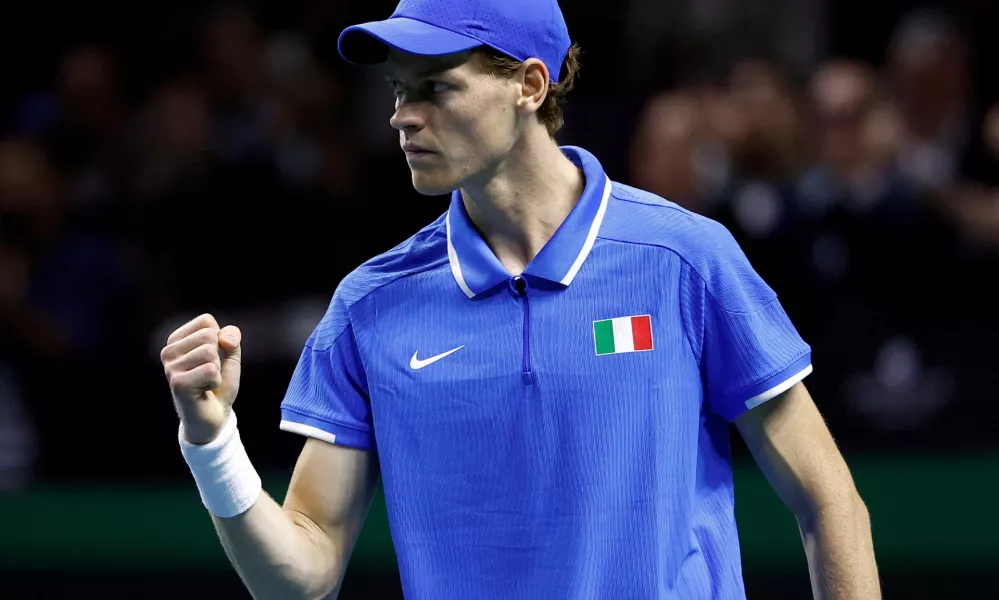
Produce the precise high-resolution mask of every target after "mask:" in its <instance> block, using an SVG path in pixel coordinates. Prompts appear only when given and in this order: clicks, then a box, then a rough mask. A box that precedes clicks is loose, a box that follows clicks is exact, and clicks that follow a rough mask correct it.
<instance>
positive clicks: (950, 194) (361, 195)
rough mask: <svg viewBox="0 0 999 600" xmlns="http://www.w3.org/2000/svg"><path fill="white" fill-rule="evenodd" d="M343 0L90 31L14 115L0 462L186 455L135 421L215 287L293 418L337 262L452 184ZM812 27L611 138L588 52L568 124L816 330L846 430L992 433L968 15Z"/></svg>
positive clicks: (648, 112) (909, 442) (374, 243)
mask: <svg viewBox="0 0 999 600" xmlns="http://www.w3.org/2000/svg"><path fill="white" fill-rule="evenodd" d="M313 4H315V5H317V6H318V5H319V4H322V6H323V8H321V9H320V8H315V7H313ZM338 4H342V3H335V2H327V3H308V6H310V7H313V8H314V9H315V10H320V11H321V12H322V14H319V15H313V14H311V13H310V12H309V11H308V10H306V11H305V13H304V14H305V16H303V17H301V18H300V19H299V20H298V21H297V22H295V23H293V24H291V25H288V26H280V27H276V26H265V25H264V23H263V21H262V19H260V18H259V17H258V16H257V15H256V14H255V13H254V12H253V11H251V10H249V9H247V8H244V7H241V6H238V5H234V6H225V7H222V8H219V9H213V10H210V11H206V12H205V14H204V19H203V20H201V21H198V25H197V26H196V27H194V28H193V29H194V30H195V32H194V33H192V34H191V35H189V36H186V37H184V36H180V37H179V39H178V40H173V39H170V40H169V41H168V42H164V44H165V47H164V48H161V49H160V51H159V53H158V54H157V55H156V56H158V57H160V58H159V59H158V60H151V59H150V57H149V56H140V57H134V56H129V55H128V54H127V53H126V52H124V51H123V50H122V48H121V47H120V46H119V47H109V46H105V45H101V44H99V43H89V44H82V45H76V46H73V47H71V48H69V49H68V51H67V52H66V53H65V54H64V55H63V56H62V58H61V60H60V61H59V64H58V66H57V69H56V73H55V77H54V78H53V79H52V81H51V85H48V86H44V87H42V88H40V89H25V90H19V91H18V92H17V95H16V98H15V99H14V101H13V102H11V103H10V106H11V109H10V111H9V114H6V115H0V116H2V117H3V119H4V121H3V123H2V124H3V136H2V138H0V485H3V486H8V487H14V486H18V485H20V484H22V483H23V482H24V481H26V480H27V479H28V478H29V477H30V476H31V475H30V474H31V473H33V472H34V473H35V476H38V477H41V478H46V477H52V478H66V477H73V476H79V477H88V476H94V475H95V474H96V475H97V476H100V477H119V476H122V475H124V476H131V475H133V474H130V473H126V471H127V468H126V467H123V466H121V465H120V464H119V465H114V464H112V465H108V464H106V463H105V462H102V461H100V460H98V457H100V456H102V455H103V453H104V452H105V451H113V450H115V449H116V448H119V447H120V446H121V445H126V446H129V447H131V448H134V449H135V450H134V453H133V454H134V455H135V457H134V458H133V459H131V460H133V461H134V462H133V463H129V464H130V465H138V464H142V465H143V468H144V469H149V470H150V471H151V472H152V473H153V474H155V473H157V472H173V470H175V469H176V465H175V464H174V462H175V461H174V462H171V459H174V458H176V457H175V456H174V454H175V448H174V447H172V446H170V444H169V439H168V438H169V434H164V436H165V438H164V439H161V440H159V442H157V443H152V442H149V443H148V445H145V446H142V444H145V443H146V441H147V438H148V437H149V434H148V431H149V430H148V429H146V430H144V429H143V425H142V424H143V423H145V422H147V421H155V422H157V423H160V424H161V425H162V427H161V428H159V429H157V430H156V432H157V436H159V434H161V433H163V432H168V431H169V430H170V428H171V427H174V426H175V420H172V419H171V418H170V410H171V409H170V406H169V400H168V398H167V397H166V393H167V392H166V388H165V383H164V382H163V381H162V374H161V372H160V368H159V366H158V363H157V352H158V350H159V347H160V345H162V342H163V340H165V338H166V334H167V332H169V331H170V330H171V329H172V328H173V327H174V326H176V325H177V324H178V323H180V322H182V321H184V320H186V319H188V318H191V317H193V316H195V315H196V314H198V313H201V312H206V311H211V312H213V313H215V314H216V315H217V316H219V318H220V320H221V321H226V322H234V323H237V324H239V325H240V326H241V327H242V328H243V329H244V331H245V339H246V340H247V346H248V348H247V361H248V368H247V373H248V376H247V377H245V378H244V387H247V388H249V389H251V390H252V391H248V392H245V393H243V394H241V405H246V406H249V407H250V408H247V413H248V414H251V415H252V414H258V415H260V416H259V418H258V422H259V423H260V425H259V427H260V428H261V430H263V428H264V427H266V428H268V431H276V430H277V427H276V424H277V420H276V418H275V411H276V410H277V403H278V401H279V400H280V396H281V393H282V392H283V387H284V385H285V383H286V381H287V377H288V375H290V373H291V369H292V368H293V365H294V361H295V359H296V358H297V355H298V352H299V351H300V348H301V343H302V342H303V341H304V339H305V337H306V336H307V335H308V333H309V331H310V330H311V328H312V327H313V326H314V324H315V323H316V322H317V321H318V319H319V318H320V316H321V315H322V313H323V311H324V309H325V307H326V304H327V302H328V300H329V296H330V295H331V293H332V291H333V289H334V287H335V286H336V284H337V282H338V281H339V280H340V278H341V277H343V275H345V274H346V273H347V272H349V271H350V270H351V269H352V268H354V267H355V266H356V265H358V264H360V263H361V262H362V261H363V260H365V259H366V258H368V257H370V256H372V255H374V254H377V253H378V252H381V251H384V250H386V249H388V248H390V247H391V246H393V245H395V244H396V243H398V242H400V241H402V240H403V239H405V238H406V237H407V236H408V235H410V234H412V233H413V232H415V231H416V230H417V229H418V228H419V227H421V226H422V225H424V224H425V223H427V222H429V221H431V220H432V219H434V218H435V217H436V216H437V215H439V214H440V213H441V212H442V211H443V210H444V209H445V208H446V199H425V198H418V197H416V194H415V193H414V192H413V191H412V190H411V187H410V185H409V177H408V172H407V170H406V168H405V165H404V162H403V160H402V158H401V155H400V154H399V152H398V148H397V146H396V139H395V137H394V135H393V132H392V131H391V129H390V128H389V127H388V124H387V120H388V117H389V115H390V113H391V103H392V96H391V93H389V91H388V88H387V87H384V83H383V82H380V81H379V80H378V78H377V76H372V75H371V74H369V73H365V72H363V71H361V70H358V69H351V68H349V67H347V66H346V65H343V64H342V63H340V62H339V61H338V60H337V59H336V56H335V32H337V31H338V27H339V25H340V24H341V22H342V21H344V22H345V20H346V19H347V18H348V16H352V15H347V14H346V9H343V8H342V7H340V8H338V7H337V6H336V5H338ZM635 4H636V5H641V4H642V3H640V2H636V3H635ZM678 4H683V3H678ZM722 4H724V3H722ZM799 4H802V5H804V4H808V3H799ZM565 10H566V12H567V16H571V14H572V10H571V7H569V6H565ZM638 14H640V11H639V13H638ZM806 17H807V15H806ZM806 17H801V18H806ZM639 22H647V20H646V21H642V20H639ZM813 22H814V21H813ZM735 23H736V26H738V22H735ZM331 24H332V25H331ZM333 25H336V26H333ZM816 29H817V30H818V29H821V28H820V27H817V28H816ZM795 30H797V29H795ZM763 31H766V29H765V28H764V29H763ZM654 34H655V33H654ZM655 35H658V34H655ZM331 36H332V37H331ZM643 39H645V38H642V37H641V36H636V37H635V44H634V46H635V47H638V48H639V49H640V50H641V47H642V46H641V44H640V43H639V42H640V41H641V40H643ZM802 48H803V46H801V45H800V44H799V45H793V44H791V45H790V46H789V48H788V50H787V53H788V55H789V57H790V58H788V59H787V60H784V61H782V60H780V58H779V57H778V58H773V57H769V58H768V57H752V58H750V57H749V54H748V53H744V52H741V51H739V52H737V53H736V55H735V56H733V57H731V58H729V59H726V64H725V68H724V69H723V71H722V74H721V75H720V76H719V75H717V74H712V75H706V74H704V75H703V76H699V75H698V74H697V73H695V74H694V76H690V75H689V74H688V75H687V76H685V77H682V78H675V80H673V81H670V82H669V83H668V84H664V85H659V86H652V87H653V91H652V92H651V93H649V94H645V93H644V92H643V94H642V97H641V98H639V99H637V100H635V99H630V98H620V100H621V106H622V107H623V106H625V105H630V104H634V105H635V106H638V107H640V110H638V111H637V112H636V113H635V114H634V115H632V116H633V118H632V119H621V118H620V116H617V117H614V118H613V119H612V118H611V117H610V116H609V115H608V119H607V120H611V121H613V122H615V123H617V122H621V121H622V120H623V121H625V122H629V127H627V128H623V129H621V130H620V131H615V132H613V133H607V132H605V131H604V130H606V129H610V128H608V127H604V128H601V127H599V125H596V123H597V122H598V121H600V120H601V115H603V114H607V113H611V112H623V108H616V107H615V106H614V105H613V104H611V105H608V103H607V101H608V100H607V95H606V94H603V95H601V94H600V93H599V92H598V91H597V90H596V89H595V88H594V87H589V88H587V86H586V78H587V77H588V73H587V61H586V55H585V54H584V67H583V72H582V77H583V79H582V82H581V86H580V89H579V95H578V97H576V96H574V97H571V98H570V104H569V111H568V115H567V121H568V126H567V129H566V131H565V132H564V136H563V137H564V139H560V141H562V142H564V143H576V144H579V145H583V146H587V147H588V148H590V149H591V150H593V151H594V152H595V153H596V154H597V155H598V156H599V157H601V158H603V159H604V160H605V163H606V165H607V167H608V170H609V171H610V172H611V175H612V176H613V177H614V178H615V179H618V180H621V181H624V182H627V183H630V184H632V185H635V186H637V187H641V188H644V189H647V190H649V191H652V192H654V193H657V194H659V195H662V196H664V197H666V198H668V199H670V200H672V201H674V202H677V203H678V204H680V205H682V206H684V207H687V208H689V209H690V210H693V211H695V212H698V213H701V214H705V215H707V216H710V217H712V218H715V219H718V220H720V221H721V222H723V223H724V224H725V225H726V226H728V227H729V228H730V230H731V231H732V232H733V234H735V236H736V237H737V239H738V240H739V241H740V242H741V243H742V245H743V248H744V249H745V251H746V253H747V255H749V258H750V260H751V261H752V262H753V264H754V265H755V266H756V268H757V270H758V271H759V272H760V274H761V275H762V276H763V277H764V278H765V279H766V280H767V281H768V282H769V283H770V284H771V286H772V287H774V288H775V289H776V291H777V292H778V294H779V296H780V297H781V299H782V302H783V303H784V305H785V307H786V309H787V310H788V312H789V314H790V315H791V317H792V318H793V319H794V321H795V322H796V324H797V325H798V327H799V330H800V331H801V333H802V335H803V337H804V338H805V339H806V341H808V342H809V343H810V344H812V346H813V349H814V354H815V356H814V363H815V365H816V371H815V374H814V375H813V376H811V377H810V378H809V382H810V386H811V388H812V391H813V395H815V396H816V398H817V401H818V402H819V404H820V408H821V409H822V410H823V412H824V413H825V414H826V416H827V418H828V419H829V420H830V423H831V425H832V427H833V431H834V433H835V434H836V435H837V437H838V438H839V439H840V440H841V442H842V443H843V444H844V445H845V446H847V448H848V449H855V448H856V449H863V448H875V449H895V450H898V449H902V450H917V449H922V448H951V447H963V448H983V447H985V446H989V445H994V444H995V436H994V433H990V432H991V431H994V426H993V424H994V422H995V419H996V417H999V408H997V407H999V403H996V402H995V394H994V392H993V391H992V389H991V388H990V387H988V382H989V375H990V374H991V368H992V364H991V362H992V360H993V359H994V358H995V352H994V351H993V349H992V348H993V346H992V344H991V342H992V340H994V339H997V338H999V319H996V318H995V316H994V314H993V312H992V306H993V302H992V298H993V297H994V296H993V295H991V294H990V293H989V291H988V290H987V289H986V286H987V285H988V284H990V283H991V282H993V281H994V280H996V279H997V278H999V169H997V165H999V104H997V105H994V106H993V105H992V104H991V103H990V102H988V98H986V101H985V102H983V101H982V100H981V98H980V95H979V96H976V94H975V90H976V87H975V84H976V81H975V77H974V76H973V73H974V70H973V68H972V66H973V60H972V59H973V56H972V50H971V47H970V46H969V43H968V38H967V35H966V34H965V33H963V31H962V30H961V29H960V27H959V26H958V23H957V22H955V21H952V20H950V19H948V17H947V16H946V15H944V14H941V13H935V12H924V11H920V12H913V13H908V14H906V15H904V16H903V18H902V19H901V20H900V21H899V22H898V24H897V27H896V28H895V30H894V33H893V35H892V36H891V38H890V39H889V40H887V45H886V49H885V61H884V64H880V65H875V64H872V63H871V62H865V61H861V60H855V59H848V58H843V59H839V58H836V59H828V60H822V59H821V52H818V51H816V52H815V54H816V56H817V57H819V58H818V59H816V60H815V61H814V62H815V64H814V65H812V66H808V65H807V64H806V66H805V67H802V65H801V64H788V61H791V60H792V59H793V58H794V57H795V56H797V57H798V58H801V56H802V55H801V54H800V53H801V52H804V50H802ZM633 49H634V48H633ZM813 50H814V49H813ZM586 51H587V48H586V46H585V45H584V52H586ZM600 52H602V50H601V48H599V47H594V48H591V49H590V54H599V53H600ZM641 53H642V55H643V56H650V55H651V54H649V52H648V51H647V50H641ZM163 57H168V58H163ZM805 62H806V63H807V62H808V61H807V60H806V61H805ZM136 64H139V65H141V67H140V68H136V67H135V65H136ZM802 69H804V70H805V73H804V75H802V74H801V71H802ZM574 93H575V92H574ZM613 100H614V96H611V97H610V101H611V102H613ZM992 100H996V99H992ZM576 106H578V109H576V111H575V112H574V107H576ZM618 129H620V128H618ZM246 395H249V396H250V397H251V398H252V400H247V399H246V398H245V397H244V396H246ZM254 411H255V412H254ZM254 418H255V417H253V416H251V417H249V419H248V420H249V422H250V425H249V426H251V427H252V426H253V422H254V421H253V420H254ZM242 422H243V418H241V428H242V427H243V425H242ZM158 427H159V426H158ZM161 437H162V436H161ZM157 461H159V462H157ZM261 461H262V462H264V463H266V461H267V459H266V457H263V458H261ZM164 465H166V466H164ZM116 469H117V470H116Z"/></svg>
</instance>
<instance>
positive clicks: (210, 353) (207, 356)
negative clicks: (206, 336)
mask: <svg viewBox="0 0 999 600" xmlns="http://www.w3.org/2000/svg"><path fill="white" fill-rule="evenodd" d="M194 352H195V353H196V357H197V359H198V360H199V361H200V362H201V363H214V362H215V361H217V360H218V358H219V351H218V348H217V347H216V345H215V344H202V345H201V346H198V348H197V349H196V350H195V351H194Z"/></svg>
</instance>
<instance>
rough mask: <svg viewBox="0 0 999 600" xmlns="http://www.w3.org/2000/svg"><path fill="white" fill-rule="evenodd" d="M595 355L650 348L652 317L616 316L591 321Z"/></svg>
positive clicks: (639, 350)
mask: <svg viewBox="0 0 999 600" xmlns="http://www.w3.org/2000/svg"><path fill="white" fill-rule="evenodd" d="M593 341H594V343H595V344H596V347H597V356H600V355H601V354H621V353H623V352H641V351H643V350H652V317H651V316H649V315H638V316H635V317H618V318H616V319H606V320H604V321H594V322H593Z"/></svg>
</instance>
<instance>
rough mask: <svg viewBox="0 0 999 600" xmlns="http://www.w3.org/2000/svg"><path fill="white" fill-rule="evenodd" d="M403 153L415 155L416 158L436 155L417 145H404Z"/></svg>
mask: <svg viewBox="0 0 999 600" xmlns="http://www.w3.org/2000/svg"><path fill="white" fill-rule="evenodd" d="M402 151H403V152H405V153H406V154H413V155H416V156H419V155H425V154H433V153H434V151H433V150H431V149H429V148H424V147H423V146H418V145H416V144H403V145H402Z"/></svg>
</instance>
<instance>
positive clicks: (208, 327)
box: [160, 314, 242, 444]
mask: <svg viewBox="0 0 999 600" xmlns="http://www.w3.org/2000/svg"><path fill="white" fill-rule="evenodd" d="M241 338H242V334H241V333H240V331H239V328H237V327H234V326H232V325H229V326H227V327H224V328H221V329H220V328H219V324H218V322H217V321H216V320H215V317H213V316H211V315H207V314H206V315H201V316H200V317H198V318H196V319H194V320H192V321H190V322H188V323H185V324H184V325H183V326H181V327H180V328H178V329H177V330H176V331H174V332H173V333H172V334H170V337H169V338H168V339H167V345H166V346H165V347H164V348H163V350H162V351H161V352H160V360H161V361H162V362H163V369H164V371H165V372H166V377H167V381H168V382H169V383H170V392H171V394H172V395H173V403H174V406H175V407H176V408H177V414H178V415H180V419H181V422H182V423H183V424H184V435H185V437H186V438H187V441H189V442H191V443H192V444H207V443H208V442H210V441H212V440H214V439H215V438H216V437H218V434H219V432H220V431H221V430H222V426H223V425H225V422H226V419H228V418H229V413H231V412H232V403H233V402H234V401H235V400H236V393H237V392H238V391H239V374H240V358H241V351H240V347H239V343H240V340H241Z"/></svg>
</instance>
